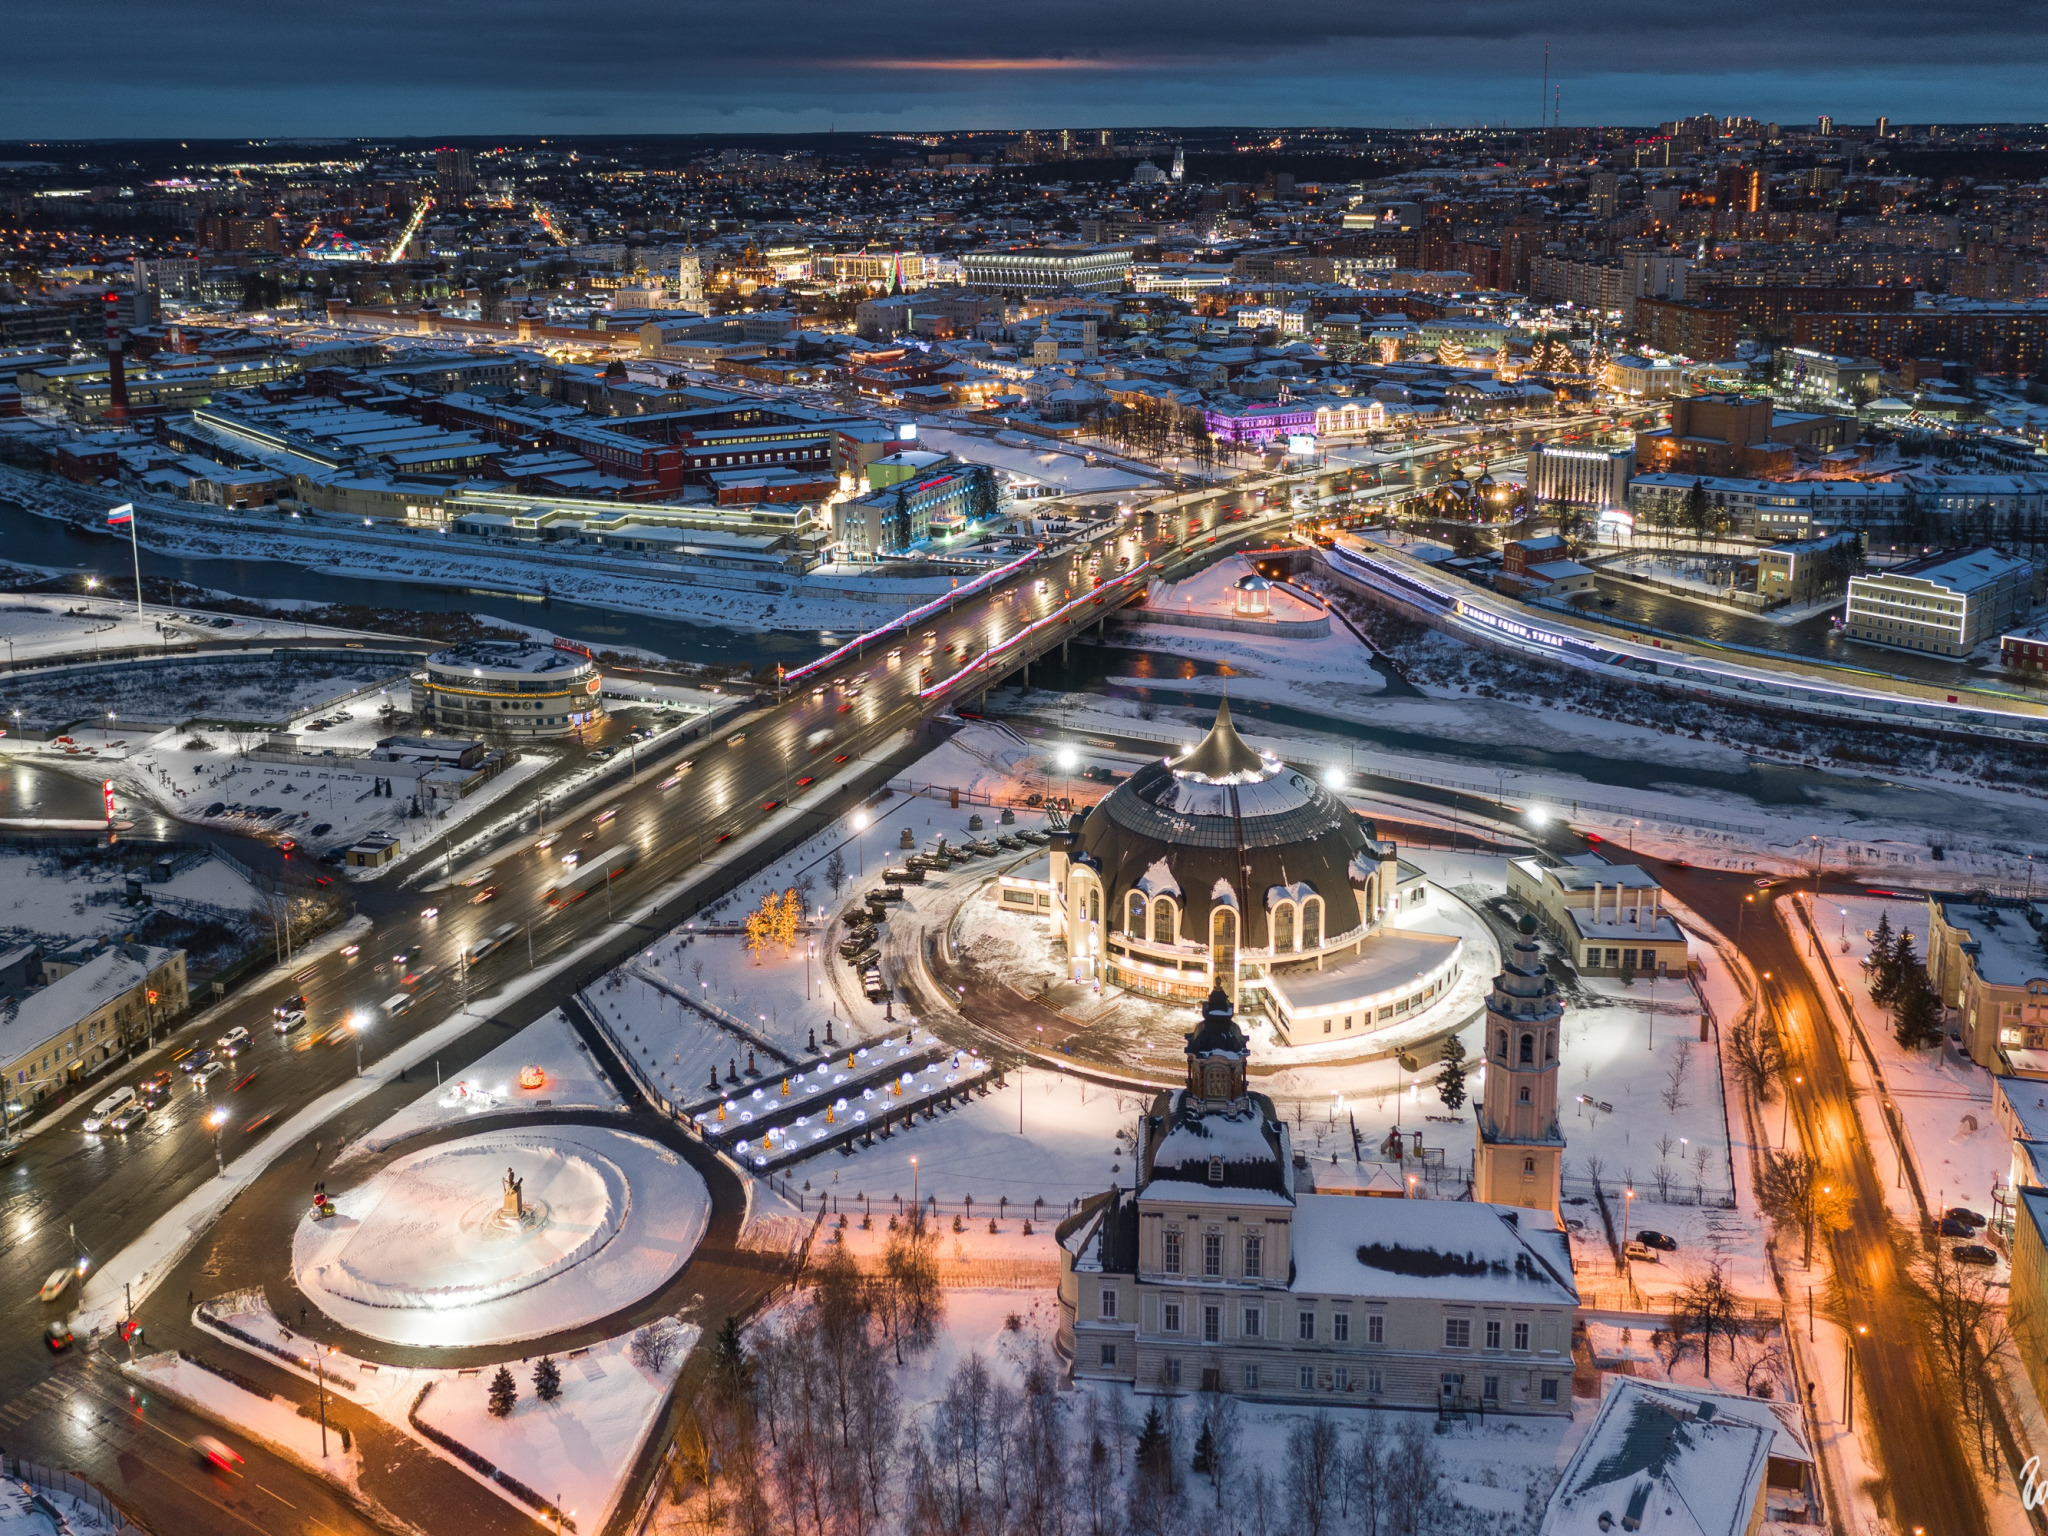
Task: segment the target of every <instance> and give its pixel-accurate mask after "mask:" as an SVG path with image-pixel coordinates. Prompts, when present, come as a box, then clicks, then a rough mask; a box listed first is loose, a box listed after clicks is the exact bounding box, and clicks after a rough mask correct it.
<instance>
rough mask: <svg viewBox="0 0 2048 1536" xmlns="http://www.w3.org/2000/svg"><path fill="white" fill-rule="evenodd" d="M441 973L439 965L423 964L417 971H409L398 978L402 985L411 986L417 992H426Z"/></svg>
mask: <svg viewBox="0 0 2048 1536" xmlns="http://www.w3.org/2000/svg"><path fill="white" fill-rule="evenodd" d="M440 974H441V968H440V967H439V966H438V965H423V966H421V967H420V968H419V969H418V970H416V971H408V972H407V973H406V974H405V975H403V976H401V977H399V978H398V984H399V985H400V986H401V987H410V988H411V989H412V990H413V991H415V992H424V991H425V990H426V989H427V987H428V986H429V985H431V984H432V982H433V980H434V978H435V977H437V976H439V975H440Z"/></svg>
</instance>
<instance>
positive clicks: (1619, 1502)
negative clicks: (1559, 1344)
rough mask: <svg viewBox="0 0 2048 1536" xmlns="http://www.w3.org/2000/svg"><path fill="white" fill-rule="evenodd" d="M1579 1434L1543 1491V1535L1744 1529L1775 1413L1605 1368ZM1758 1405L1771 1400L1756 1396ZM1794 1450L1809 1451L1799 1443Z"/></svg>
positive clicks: (1696, 1534)
mask: <svg viewBox="0 0 2048 1536" xmlns="http://www.w3.org/2000/svg"><path fill="white" fill-rule="evenodd" d="M1608 1380H1609V1387H1608V1392H1607V1396H1606V1398H1605V1399H1604V1400H1603V1401H1602V1402H1601V1404H1600V1412H1599V1414H1598V1415H1597V1416H1596V1417H1595V1418H1594V1420H1593V1424H1592V1427H1591V1428H1590V1429H1588V1430H1587V1431H1586V1438H1585V1439H1584V1440H1582V1441H1580V1442H1579V1448H1578V1449H1577V1450H1576V1451H1575V1452H1574V1453H1573V1454H1572V1459H1571V1461H1570V1462H1569V1463H1568V1464H1567V1465H1566V1467H1565V1470H1564V1476H1563V1477H1562V1478H1561V1479H1560V1480H1559V1482H1558V1485H1557V1488H1556V1490H1555V1491H1554V1492H1553V1493H1552V1494H1551V1498H1550V1507H1549V1508H1548V1510H1546V1511H1545V1513H1544V1517H1543V1524H1542V1526H1541V1531H1542V1536H1580V1533H1584V1536H1601V1533H1603V1532H1607V1531H1612V1530H1613V1529H1614V1528H1615V1527H1616V1526H1620V1527H1621V1528H1622V1529H1623V1530H1627V1531H1637V1532H1641V1533H1644V1536H1742V1533H1743V1532H1746V1531H1748V1530H1749V1529H1750V1528H1751V1522H1752V1518H1753V1517H1754V1515H1755V1513H1756V1510H1757V1505H1758V1501H1759V1500H1760V1499H1761V1498H1762V1495H1763V1483H1764V1478H1765V1475H1766V1473H1767V1471H1768V1469H1769V1462H1770V1458H1771V1456H1772V1455H1773V1453H1774V1451H1773V1448H1774V1445H1775V1444H1776V1442H1777V1441H1778V1438H1779V1434H1780V1431H1781V1429H1782V1422H1781V1421H1780V1420H1779V1419H1778V1418H1777V1417H1776V1416H1775V1415H1770V1414H1768V1413H1767V1414H1766V1415H1765V1418H1764V1419H1763V1420H1761V1421H1760V1420H1759V1419H1758V1418H1757V1417H1756V1416H1754V1415H1753V1414H1752V1413H1751V1412H1749V1411H1746V1410H1745V1405H1746V1404H1748V1403H1750V1402H1752V1401H1753V1400H1750V1399H1742V1398H1730V1397H1726V1396H1724V1395H1722V1394H1720V1393H1711V1392H1692V1391H1686V1390H1683V1389H1679V1388H1674V1387H1671V1386H1668V1385H1665V1384H1661V1383H1653V1382H1647V1381H1639V1380H1636V1379H1634V1378H1632V1377H1610V1378H1609V1379H1608ZM1756 1406H1757V1407H1759V1408H1764V1409H1768V1408H1769V1407H1770V1405H1768V1404H1762V1403H1758V1404H1756ZM1799 1451H1800V1455H1799V1457H1798V1459H1801V1460H1810V1459H1811V1458H1810V1457H1808V1456H1806V1455H1805V1454H1804V1452H1805V1447H1804V1444H1803V1442H1800V1444H1799Z"/></svg>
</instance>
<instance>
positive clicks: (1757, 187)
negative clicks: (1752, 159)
mask: <svg viewBox="0 0 2048 1536" xmlns="http://www.w3.org/2000/svg"><path fill="white" fill-rule="evenodd" d="M1764 185H1765V183H1764V172H1763V167H1762V166H1760V165H1755V164H1745V165H1728V166H1723V167H1722V168H1721V172H1720V174H1719V175H1718V176H1716V177H1715V178H1714V206H1715V207H1716V208H1719V209H1720V210H1721V211H1722V212H1723V213H1759V212H1761V211H1762V210H1763V206H1764Z"/></svg>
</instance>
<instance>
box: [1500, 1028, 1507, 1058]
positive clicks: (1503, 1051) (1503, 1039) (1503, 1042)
mask: <svg viewBox="0 0 2048 1536" xmlns="http://www.w3.org/2000/svg"><path fill="white" fill-rule="evenodd" d="M1499 1038H1500V1044H1499V1047H1498V1054H1499V1056H1500V1059H1501V1060H1502V1061H1506V1060H1507V1059H1508V1032H1507V1031H1506V1030H1502V1031H1501V1032H1500V1037H1499Z"/></svg>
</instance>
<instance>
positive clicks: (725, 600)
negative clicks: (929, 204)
mask: <svg viewBox="0 0 2048 1536" xmlns="http://www.w3.org/2000/svg"><path fill="white" fill-rule="evenodd" d="M1111 473H1114V471H1111ZM122 494H124V495H125V494H127V493H126V492H123V493H122ZM0 495H4V496H5V497H7V498H8V499H9V500H13V501H18V502H20V503H21V504H22V505H23V506H25V507H27V508H29V509H30V510H31V511H36V512H41V513H44V514H45V515H54V516H61V517H65V518H68V519H70V520H73V521H77V520H79V519H80V518H81V517H82V518H85V519H87V520H88V521H87V525H88V526H93V527H97V526H98V525H99V520H100V517H101V516H102V515H103V513H104V509H105V507H106V505H107V497H106V493H105V492H103V491H100V490H98V489H97V488H93V489H87V488H84V487H80V486H76V485H72V484H71V483H70V482H68V481H65V480H59V479H56V478H54V477H51V476H46V475H36V474H31V473H28V472H26V471H23V470H18V469H13V468H10V467H7V466H0ZM134 500H135V504H136V506H137V507H138V508H139V509H141V512H142V514H143V515H142V516H141V518H140V519H139V521H138V527H139V529H140V538H141V542H142V543H144V544H145V545H147V546H148V547H149V548H151V549H155V550H162V551H164V552H166V553H170V554H183V555H194V556H200V557H208V558H216V559H239V560H277V561H282V562H284V563H287V564H291V565H300V566H305V567H307V568H309V569H311V570H314V571H332V572H335V573H336V574H340V575H348V576H369V577H376V578H380V579H382V580H386V581H409V582H419V583H421V584H424V585H428V586H437V587H441V586H445V587H482V588H486V589H488V590H491V591H499V592H502V591H525V592H533V593H536V594H538V593H540V592H542V591H543V590H545V591H547V592H548V593H550V594H552V595H553V596H555V597H558V598H563V599H567V600H570V601H573V602H578V603H583V604H587V605H589V606H591V607H595V608H608V609H613V610H615V611H620V612H626V613H655V614H661V615H663V616H665V617H670V618H676V619H681V620H683V621H685V622H689V623H698V624H709V625H718V626H723V627H727V628H733V629H748V630H771V629H800V630H813V629H815V630H831V631H844V632H846V633H849V634H851V633H856V632H859V631H861V630H866V629H870V628H873V627H874V626H875V625H876V624H877V623H880V622H882V621H884V620H886V619H888V618H891V617H893V616H894V615H896V614H899V613H901V612H902V611H903V610H904V609H905V608H910V607H914V606H916V605H917V604H918V603H920V602H924V601H928V600H929V599H930V598H931V597H932V596H934V595H936V594H937V593H940V592H943V591H945V590H946V585H947V581H948V580H949V578H947V577H944V576H935V577H925V578H918V579H901V578H894V577H886V576H882V575H880V574H879V573H876V574H874V575H859V574H852V573H848V572H838V573H834V574H832V575H830V576H824V575H821V574H820V573H814V574H813V575H811V576H809V577H799V578H795V579H793V580H790V581H788V582H787V583H786V584H785V583H783V582H780V581H777V582H775V583H774V585H776V586H781V587H785V590H779V591H773V590H771V591H763V590H762V586H763V578H759V577H755V576H752V575H748V574H730V575H728V574H727V573H723V572H707V571H702V570H693V569H688V568H685V567H681V566H675V565H669V564H667V563H666V562H661V561H655V560H640V559H631V558H625V557H621V556H620V555H619V554H617V553H616V552H603V551H600V550H597V549H595V548H592V549H580V548H579V549H574V550H571V549H569V548H567V547H561V546H558V547H557V548H556V549H555V550H553V551H551V552H550V553H549V554H547V555H536V554H529V553H525V552H522V551H517V550H507V549H504V548H502V547H501V548H494V549H488V550H484V549H475V548H470V547H466V545H465V544H464V543H462V542H458V541H457V540H455V538H454V536H453V535H451V534H447V533H444V532H435V533H413V532H401V531H399V530H396V529H391V528H379V529H363V528H359V527H355V526H353V525H348V524H344V523H341V522H339V521H336V522H333V523H326V524H322V525H321V526H320V529H319V531H317V532H316V531H314V528H313V527H311V526H309V525H307V524H305V523H303V522H294V521H292V520H290V519H288V518H284V517H281V516H277V515H273V514H244V515H240V516H237V515H233V514H227V513H222V512H220V511H219V510H218V509H208V508H205V507H201V506H198V505H197V504H195V503H192V502H186V501H183V500H178V499H172V498H164V497H153V496H150V495H148V494H137V495H136V496H135V497H134ZM123 542H124V543H125V542H126V541H125V540H124V541H123ZM126 555H127V552H126V550H125V549H124V550H122V551H121V557H122V558H123V559H125V558H126Z"/></svg>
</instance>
